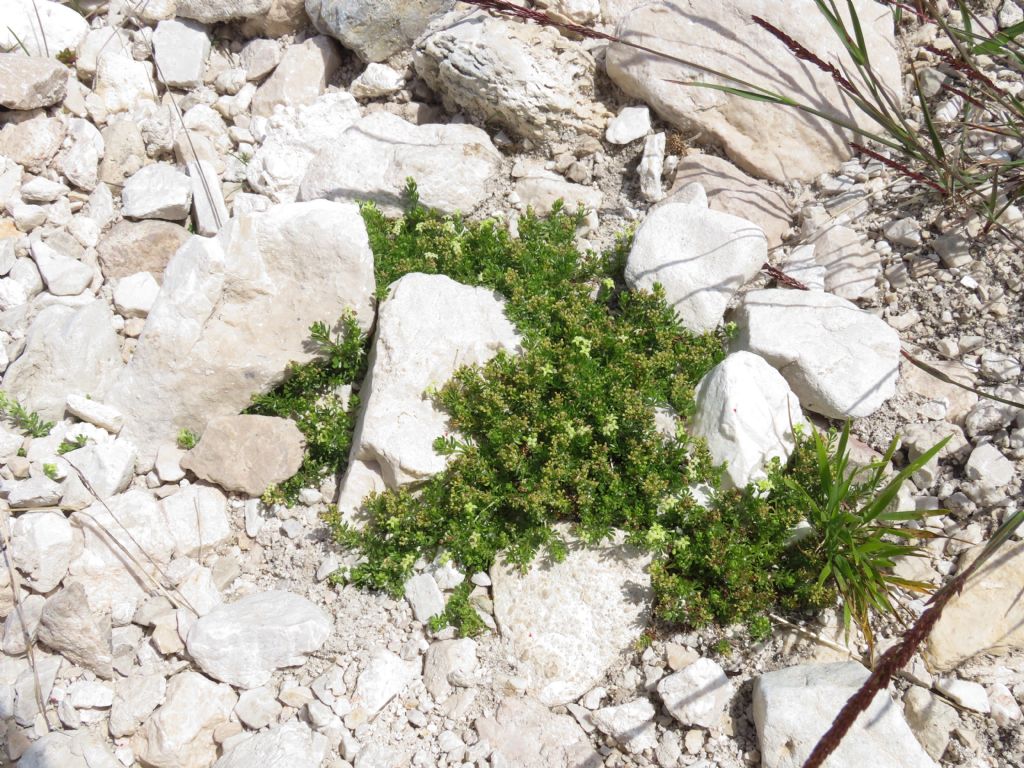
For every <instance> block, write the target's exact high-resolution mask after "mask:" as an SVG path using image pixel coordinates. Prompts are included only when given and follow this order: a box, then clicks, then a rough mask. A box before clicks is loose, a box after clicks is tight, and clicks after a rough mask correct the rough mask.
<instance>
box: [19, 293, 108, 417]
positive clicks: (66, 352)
mask: <svg viewBox="0 0 1024 768" xmlns="http://www.w3.org/2000/svg"><path fill="white" fill-rule="evenodd" d="M121 367H122V363H121V344H120V342H119V341H118V337H117V333H116V332H115V331H114V327H113V324H112V316H111V313H110V309H109V307H108V306H107V303H106V302H105V301H93V302H90V303H89V304H86V305H85V306H84V307H82V308H80V309H73V308H71V307H63V306H60V305H53V306H49V307H46V308H45V309H43V310H42V311H40V313H39V314H38V315H37V316H36V319H35V320H34V321H33V322H32V325H31V327H30V328H29V331H28V333H27V334H26V339H25V351H24V352H22V353H21V356H20V357H19V358H18V359H17V360H15V361H14V362H13V363H11V365H10V367H9V368H8V369H7V372H6V374H5V375H4V390H5V391H7V392H8V393H9V394H10V395H12V396H13V397H15V398H17V400H18V402H20V403H21V404H22V405H24V406H25V407H27V408H29V409H31V410H34V411H37V412H38V413H39V414H40V415H41V416H43V417H44V418H48V419H60V418H61V417H62V416H63V415H64V403H65V401H66V399H67V396H68V394H71V393H75V394H82V395H92V396H93V397H95V398H98V399H103V397H104V393H105V392H106V389H107V387H108V386H109V384H110V383H111V381H112V380H113V379H114V377H115V376H116V375H117V373H118V371H119V370H120V369H121Z"/></svg>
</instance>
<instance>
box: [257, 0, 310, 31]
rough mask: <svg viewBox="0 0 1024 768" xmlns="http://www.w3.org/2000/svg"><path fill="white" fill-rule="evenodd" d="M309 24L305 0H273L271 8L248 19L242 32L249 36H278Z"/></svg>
mask: <svg viewBox="0 0 1024 768" xmlns="http://www.w3.org/2000/svg"><path fill="white" fill-rule="evenodd" d="M308 24H309V17H308V16H307V15H306V4H305V2H304V0H271V3H270V10H268V11H267V12H266V13H265V14H261V15H259V16H254V17H252V18H249V19H247V20H246V22H245V25H244V26H243V27H242V32H243V33H244V34H245V35H246V36H247V37H255V36H257V35H265V36H266V37H273V38H277V37H281V36H283V35H288V34H294V33H295V32H298V31H299V30H302V29H305V28H306V26H307V25H308Z"/></svg>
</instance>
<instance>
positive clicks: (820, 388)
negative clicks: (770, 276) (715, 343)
mask: <svg viewBox="0 0 1024 768" xmlns="http://www.w3.org/2000/svg"><path fill="white" fill-rule="evenodd" d="M736 324H737V325H738V326H739V334H738V335H737V337H736V339H735V341H734V344H733V346H734V348H735V349H745V350H747V351H749V352H753V353H755V354H758V355H760V356H761V357H763V358H764V359H765V360H767V361H768V362H769V363H771V364H772V365H773V366H774V367H775V368H776V370H778V371H779V373H781V374H782V375H783V377H784V378H785V379H786V381H788V382H789V386H790V387H792V389H793V392H795V393H796V395H797V397H799V398H800V402H801V404H802V405H803V406H804V407H805V408H807V409H808V410H811V411H815V412H817V413H821V414H824V415H825V416H828V417H830V418H835V419H845V418H850V417H860V416H867V415H868V414H871V413H873V412H874V411H875V410H876V409H877V408H878V407H879V406H880V405H881V404H882V403H883V402H885V401H886V400H887V399H888V398H890V397H892V395H893V393H894V392H895V391H896V378H897V376H898V375H899V363H900V339H899V336H898V335H897V334H896V331H894V330H893V329H892V328H890V327H889V326H888V325H886V323H885V322H884V321H882V320H881V319H880V318H877V317H875V316H874V315H871V314H869V313H867V312H865V311H863V310H862V309H859V308H858V307H856V306H854V305H853V304H851V303H850V302H848V301H846V300H845V299H841V298H839V297H838V296H831V295H829V294H827V293H818V292H815V291H791V290H783V289H778V288H776V289H769V290H763V291H751V292H750V293H748V294H747V295H746V296H744V297H743V301H742V303H741V304H740V306H739V309H738V310H737V312H736Z"/></svg>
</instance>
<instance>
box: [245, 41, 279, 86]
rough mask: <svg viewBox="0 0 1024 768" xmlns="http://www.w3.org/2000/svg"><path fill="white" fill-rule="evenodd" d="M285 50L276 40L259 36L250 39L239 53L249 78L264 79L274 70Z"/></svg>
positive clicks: (251, 79) (246, 75)
mask: <svg viewBox="0 0 1024 768" xmlns="http://www.w3.org/2000/svg"><path fill="white" fill-rule="evenodd" d="M283 53H284V51H283V50H282V49H281V46H280V45H279V44H278V42H277V41H276V40H267V39H265V38H257V39H255V40H250V41H249V42H247V43H246V44H245V45H244V46H243V47H242V51H241V53H240V54H239V59H240V63H241V65H242V68H243V69H244V70H245V77H246V79H247V80H250V81H253V80H262V79H263V78H264V77H266V76H267V75H269V74H270V73H271V72H273V71H274V67H276V66H277V65H278V62H280V61H281V56H282V55H283Z"/></svg>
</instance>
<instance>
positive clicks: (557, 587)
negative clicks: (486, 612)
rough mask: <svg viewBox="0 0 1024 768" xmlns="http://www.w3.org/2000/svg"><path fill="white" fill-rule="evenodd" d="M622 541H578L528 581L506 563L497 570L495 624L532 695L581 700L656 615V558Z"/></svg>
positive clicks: (553, 702)
mask: <svg viewBox="0 0 1024 768" xmlns="http://www.w3.org/2000/svg"><path fill="white" fill-rule="evenodd" d="M567 533H568V532H567V531H565V530H562V534H563V535H567ZM622 539H623V537H622V536H621V535H619V536H618V537H617V538H616V539H615V541H613V542H612V543H610V544H607V543H606V544H602V545H600V546H597V547H590V546H586V547H585V546H581V545H579V544H578V542H574V541H572V540H571V539H570V546H569V554H568V555H567V557H566V558H565V560H563V561H562V562H561V563H553V564H548V563H544V564H543V565H542V564H541V563H540V562H536V561H535V562H534V563H533V565H532V566H531V567H530V569H529V571H527V572H526V574H525V575H520V573H519V571H518V569H517V568H515V567H513V566H509V565H508V564H507V563H505V562H504V561H499V562H498V563H497V564H495V565H494V566H492V568H491V574H490V575H491V581H492V582H493V583H492V586H491V589H492V593H493V596H494V618H495V620H496V621H497V623H498V628H499V629H500V631H501V634H502V637H504V638H507V639H508V641H509V643H510V645H511V648H512V651H513V653H514V654H515V656H516V658H517V659H518V661H519V664H520V673H521V674H522V675H523V676H524V677H525V678H526V679H527V681H528V687H527V691H528V693H530V694H531V695H533V696H536V698H537V699H538V700H539V701H540V702H541V703H542V704H544V705H545V706H549V707H553V706H557V705H559V704H566V703H568V702H570V701H575V700H576V699H578V698H579V697H580V696H582V695H583V694H584V693H586V692H587V691H589V690H590V689H591V688H593V687H594V686H595V685H596V684H597V683H598V682H600V680H601V679H602V678H603V677H604V675H605V672H606V671H607V670H608V668H609V667H610V666H611V665H612V664H613V663H615V661H616V660H617V659H619V658H620V657H621V655H622V654H623V653H624V652H625V651H626V649H628V648H630V647H631V646H632V644H633V642H635V640H636V635H637V633H638V630H637V627H640V626H643V625H644V622H645V621H646V620H647V617H648V616H649V615H650V610H651V600H652V593H651V588H650V577H649V576H648V575H647V573H646V569H647V565H648V564H649V562H650V556H649V555H645V554H643V553H641V552H640V551H638V550H636V549H634V548H633V547H629V546H626V545H624V544H623V543H622ZM567 628H571V631H567Z"/></svg>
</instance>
